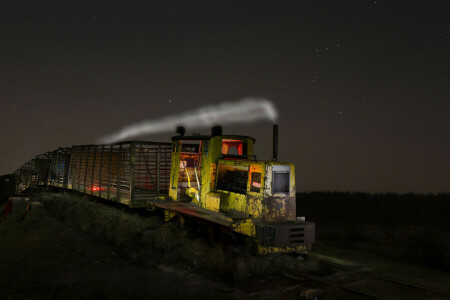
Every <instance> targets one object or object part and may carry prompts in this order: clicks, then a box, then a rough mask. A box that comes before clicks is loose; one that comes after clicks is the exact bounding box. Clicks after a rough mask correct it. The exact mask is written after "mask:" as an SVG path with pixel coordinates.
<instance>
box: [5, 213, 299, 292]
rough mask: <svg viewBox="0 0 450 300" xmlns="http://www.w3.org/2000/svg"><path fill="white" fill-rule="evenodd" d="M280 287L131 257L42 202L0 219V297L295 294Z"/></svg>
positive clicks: (155, 256)
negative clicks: (235, 282) (238, 284)
mask: <svg viewBox="0 0 450 300" xmlns="http://www.w3.org/2000/svg"><path fill="white" fill-rule="evenodd" d="M146 257H149V256H148V255H147V256H146ZM150 257H151V256H150ZM284 289H285V286H282V285H278V284H277V283H271V284H270V285H269V284H267V283H265V282H264V281H261V280H257V281H255V282H249V283H248V284H247V285H242V288H240V289H238V288H235V287H233V286H230V284H229V283H225V282H221V281H220V280H215V279H211V278H207V277H206V276H205V275H204V274H203V275H202V274H197V273H195V272H193V271H192V270H189V268H186V266H183V265H181V264H171V262H170V261H169V262H168V261H161V260H160V255H158V254H157V253H155V255H154V256H153V258H151V259H150V260H148V261H145V262H142V261H139V262H137V261H133V260H132V259H130V258H129V257H125V256H123V255H120V254H119V253H118V251H117V249H116V248H115V247H114V246H113V245H111V244H109V243H107V242H106V241H99V240H98V239H97V238H95V236H93V235H90V234H86V233H83V232H81V231H79V230H77V229H74V228H71V227H68V226H66V225H63V224H62V223H61V222H59V221H58V220H56V219H54V218H52V217H51V216H49V214H48V213H47V211H46V209H45V207H44V206H43V205H33V209H32V210H31V211H30V213H29V214H28V215H26V216H25V215H24V213H22V211H21V212H19V213H15V214H12V215H10V216H8V218H7V219H6V220H5V221H3V222H1V223H0V299H94V298H95V299H144V298H145V299H153V298H159V299H178V298H184V299H193V298H195V299H199V298H200V299H211V298H214V299H277V298H285V297H288V298H295V295H294V294H293V293H292V292H289V291H287V292H283V290H284Z"/></svg>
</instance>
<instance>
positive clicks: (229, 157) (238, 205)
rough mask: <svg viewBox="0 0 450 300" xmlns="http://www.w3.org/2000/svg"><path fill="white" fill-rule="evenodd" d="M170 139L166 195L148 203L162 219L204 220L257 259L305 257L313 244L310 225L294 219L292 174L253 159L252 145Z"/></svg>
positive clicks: (228, 138) (236, 139) (217, 132)
mask: <svg viewBox="0 0 450 300" xmlns="http://www.w3.org/2000/svg"><path fill="white" fill-rule="evenodd" d="M221 131H222V130H221V128H220V127H216V128H214V129H213V131H212V135H211V136H204V135H198V134H197V135H195V134H194V135H192V136H184V135H183V133H184V130H183V129H180V130H179V132H180V133H181V134H180V135H179V136H175V137H173V138H172V140H173V144H172V159H171V172H170V185H169V193H168V195H167V196H165V197H159V198H154V199H150V200H148V207H149V208H150V209H156V208H160V209H163V210H164V211H165V213H166V220H169V219H171V218H172V217H174V216H177V215H178V216H181V217H191V218H198V219H203V220H206V221H208V222H212V223H215V224H218V225H220V226H224V227H226V228H228V229H229V230H231V231H232V232H236V233H239V234H242V235H245V236H248V237H251V238H252V239H253V241H254V244H255V245H256V246H257V252H258V253H259V254H267V253H273V252H305V251H306V250H308V249H309V248H310V246H311V244H312V243H313V242H314V223H309V222H305V221H304V220H297V218H296V190H295V169H294V165H293V164H290V163H282V162H278V161H276V156H277V155H276V153H277V151H276V148H277V146H276V144H277V127H276V125H275V126H274V159H273V160H271V161H260V160H256V159H255V155H254V154H253V145H254V143H255V140H254V139H253V138H252V137H248V136H238V135H222V132H221Z"/></svg>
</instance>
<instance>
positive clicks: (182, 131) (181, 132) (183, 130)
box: [177, 126, 186, 136]
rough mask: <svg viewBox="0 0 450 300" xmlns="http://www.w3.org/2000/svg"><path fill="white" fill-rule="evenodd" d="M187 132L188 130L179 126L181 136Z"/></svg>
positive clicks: (178, 130)
mask: <svg viewBox="0 0 450 300" xmlns="http://www.w3.org/2000/svg"><path fill="white" fill-rule="evenodd" d="M185 132H186V129H184V127H183V126H178V127H177V134H179V135H180V136H184V133H185Z"/></svg>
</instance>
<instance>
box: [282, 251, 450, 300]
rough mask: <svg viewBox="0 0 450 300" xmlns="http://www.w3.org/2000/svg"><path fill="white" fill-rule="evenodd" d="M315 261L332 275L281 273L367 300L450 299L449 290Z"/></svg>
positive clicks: (297, 279)
mask: <svg viewBox="0 0 450 300" xmlns="http://www.w3.org/2000/svg"><path fill="white" fill-rule="evenodd" d="M318 261H319V263H320V264H323V265H326V266H328V267H329V269H330V271H331V272H330V273H329V274H326V275H321V276H318V275H315V274H311V273H308V272H303V271H299V270H294V269H283V270H282V274H283V275H284V276H286V277H289V278H291V279H294V280H296V281H302V282H304V281H305V280H307V281H312V282H317V283H320V284H322V285H329V286H333V287H336V288H338V289H341V290H345V291H347V292H350V293H353V294H357V295H360V296H362V297H363V298H369V299H385V300H400V299H408V300H409V299H433V300H438V299H450V291H448V290H443V289H437V288H432V287H428V286H424V285H420V284H417V283H414V282H409V281H406V280H402V279H398V278H393V277H389V276H385V275H382V274H379V273H374V272H370V271H365V270H361V269H358V268H354V267H349V266H344V265H340V264H337V263H334V262H331V261H328V260H324V259H319V260H318ZM355 274H356V276H355ZM339 277H341V278H342V277H350V278H352V280H351V281H350V282H345V280H344V281H343V280H339Z"/></svg>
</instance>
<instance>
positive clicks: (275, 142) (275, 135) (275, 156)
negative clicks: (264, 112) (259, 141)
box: [272, 124, 278, 160]
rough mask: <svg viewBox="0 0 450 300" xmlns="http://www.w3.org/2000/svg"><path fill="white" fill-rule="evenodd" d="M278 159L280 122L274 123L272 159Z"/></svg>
mask: <svg viewBox="0 0 450 300" xmlns="http://www.w3.org/2000/svg"><path fill="white" fill-rule="evenodd" d="M277 159H278V124H273V155H272V160H277Z"/></svg>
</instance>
